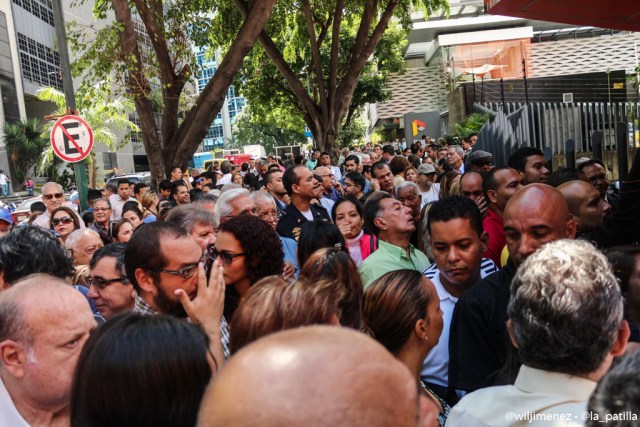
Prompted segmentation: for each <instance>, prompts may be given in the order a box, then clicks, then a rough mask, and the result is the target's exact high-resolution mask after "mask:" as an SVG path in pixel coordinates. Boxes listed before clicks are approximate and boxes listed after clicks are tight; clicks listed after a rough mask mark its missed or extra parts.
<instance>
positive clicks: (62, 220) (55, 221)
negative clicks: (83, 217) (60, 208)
mask: <svg viewBox="0 0 640 427" xmlns="http://www.w3.org/2000/svg"><path fill="white" fill-rule="evenodd" d="M72 222H73V220H72V219H71V218H70V217H68V216H63V217H62V218H54V219H52V220H51V224H53V225H54V226H56V225H58V224H60V223H63V224H71V223H72Z"/></svg>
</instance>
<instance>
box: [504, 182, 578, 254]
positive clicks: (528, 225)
mask: <svg viewBox="0 0 640 427" xmlns="http://www.w3.org/2000/svg"><path fill="white" fill-rule="evenodd" d="M504 232H505V235H506V238H507V248H508V249H509V256H510V257H511V259H512V260H513V262H514V263H515V264H516V265H520V263H522V262H523V261H524V260H525V259H526V258H527V257H528V256H529V255H531V254H532V253H534V252H535V251H536V250H537V249H538V248H539V247H540V246H542V245H544V244H545V243H547V242H552V241H555V240H560V239H567V238H568V239H573V238H574V237H575V235H576V225H575V221H574V220H573V218H572V217H571V215H570V213H569V207H568V205H567V202H566V201H565V199H564V197H563V196H562V193H560V191H558V190H557V189H555V188H553V187H550V186H548V185H546V184H530V185H528V186H526V187H523V188H522V189H520V190H518V192H516V193H515V194H514V195H513V196H512V197H511V199H509V202H508V203H507V205H506V207H505V210H504Z"/></svg>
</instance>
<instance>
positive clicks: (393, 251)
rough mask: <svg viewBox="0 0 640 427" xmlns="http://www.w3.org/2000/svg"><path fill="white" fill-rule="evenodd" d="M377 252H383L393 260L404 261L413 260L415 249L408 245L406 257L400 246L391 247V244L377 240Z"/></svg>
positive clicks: (405, 252)
mask: <svg viewBox="0 0 640 427" xmlns="http://www.w3.org/2000/svg"><path fill="white" fill-rule="evenodd" d="M379 242H380V243H379V244H378V250H380V249H382V250H383V251H384V252H386V253H387V254H389V255H390V256H392V257H393V258H395V259H397V260H398V261H400V260H401V259H402V258H405V259H413V258H414V256H415V251H416V248H415V247H414V246H413V245H412V244H411V243H409V256H407V251H405V250H404V249H402V248H401V247H400V246H396V245H392V244H391V243H388V242H385V241H384V240H379Z"/></svg>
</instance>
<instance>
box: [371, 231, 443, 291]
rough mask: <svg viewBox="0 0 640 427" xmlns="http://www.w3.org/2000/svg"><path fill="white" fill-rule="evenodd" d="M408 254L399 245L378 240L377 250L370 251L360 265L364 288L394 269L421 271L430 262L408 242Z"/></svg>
mask: <svg viewBox="0 0 640 427" xmlns="http://www.w3.org/2000/svg"><path fill="white" fill-rule="evenodd" d="M409 255H410V256H407V252H406V251H405V250H404V249H402V248H401V247H399V246H395V245H392V244H391V243H387V242H385V241H383V240H380V243H379V246H378V250H377V251H375V252H374V253H372V254H371V255H369V256H368V257H367V259H365V260H364V262H363V263H362V264H361V265H360V276H362V283H364V288H365V289H366V288H368V287H369V285H371V283H373V282H374V281H375V280H376V279H378V278H380V277H381V276H383V275H384V274H386V273H388V272H390V271H395V270H403V269H409V270H416V271H422V270H424V269H425V268H427V267H429V265H430V264H431V263H430V262H429V259H428V258H427V257H426V255H425V254H423V253H422V252H420V251H419V250H417V249H416V248H415V247H414V246H413V245H412V244H409Z"/></svg>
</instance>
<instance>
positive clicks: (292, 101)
mask: <svg viewBox="0 0 640 427" xmlns="http://www.w3.org/2000/svg"><path fill="white" fill-rule="evenodd" d="M248 6H249V4H248V2H247V1H246V0H228V1H227V2H225V3H221V11H223V12H222V13H221V14H220V16H224V21H225V25H223V26H221V27H219V28H220V31H216V32H211V33H209V40H210V43H211V45H212V46H228V45H229V43H230V41H231V40H232V35H233V34H234V32H235V31H236V29H237V28H238V26H239V25H240V23H241V22H242V17H243V16H246V14H247V13H248V10H249V9H248ZM439 9H444V10H448V3H447V1H446V0H387V1H375V0H359V1H345V0H315V1H312V0H303V1H293V0H280V1H278V3H277V5H276V6H275V8H274V12H273V13H272V16H271V18H270V19H269V22H268V23H267V25H266V26H265V27H264V30H263V31H262V32H261V33H260V35H259V36H258V41H259V43H260V49H257V48H255V49H254V50H253V51H252V53H251V54H250V56H249V57H248V58H247V59H246V60H245V61H244V66H243V68H242V69H241V74H240V78H239V81H238V83H239V85H240V86H241V88H242V90H243V95H244V96H245V97H246V98H247V99H248V100H249V103H250V104H251V105H252V106H253V107H254V108H255V109H254V112H255V114H256V115H258V116H260V115H261V114H262V111H263V110H266V111H268V110H272V109H273V107H274V105H277V104H280V107H281V108H284V109H288V110H289V111H290V113H291V114H298V115H301V116H302V117H303V119H304V121H305V123H306V124H307V126H308V127H309V128H310V130H311V132H312V133H313V135H314V137H315V139H316V141H317V143H318V145H319V147H320V148H321V149H322V150H325V151H331V150H332V149H333V148H334V143H335V142H336V138H337V137H338V133H339V132H340V129H341V127H342V126H345V125H346V126H347V127H348V126H349V124H350V121H351V119H352V117H353V115H354V113H355V111H357V109H358V108H359V107H361V106H362V105H364V104H365V103H367V102H376V101H380V100H382V99H384V98H385V96H388V94H387V93H385V90H384V83H385V82H386V80H385V79H386V78H387V76H388V73H389V72H392V71H397V70H399V69H400V68H401V65H402V60H403V58H402V53H403V48H404V43H405V40H406V38H407V35H408V33H409V31H410V28H411V16H410V14H411V12H412V11H415V10H422V11H424V12H425V13H426V14H430V13H433V12H434V11H436V10H439Z"/></svg>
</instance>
